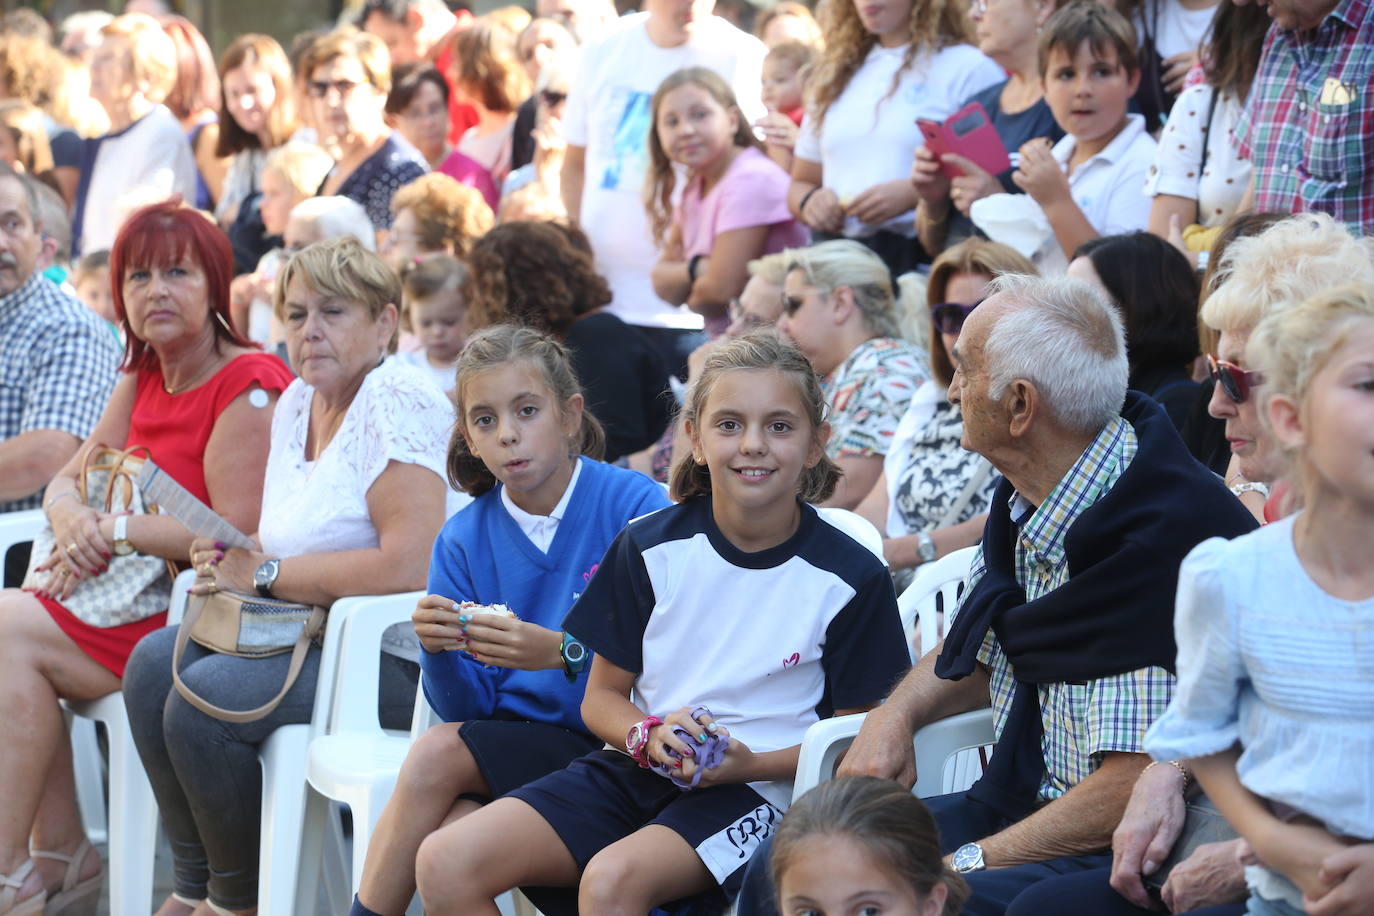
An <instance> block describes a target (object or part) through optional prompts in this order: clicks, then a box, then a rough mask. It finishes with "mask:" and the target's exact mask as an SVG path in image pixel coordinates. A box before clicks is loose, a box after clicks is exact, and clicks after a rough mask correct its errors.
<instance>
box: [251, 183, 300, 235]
mask: <svg viewBox="0 0 1374 916" xmlns="http://www.w3.org/2000/svg"><path fill="white" fill-rule="evenodd" d="M298 203H300V201H299V200H297V199H296V189H295V188H293V187H291V182H289V181H287V180H286V176H285V175H283V174H281V173H280V172H278V171H277V170H276V169H264V170H263V173H262V198H261V199H260V201H259V203H258V212H259V213H260V214H261V215H262V225H263V228H265V229H266V230H267V234H268V235H281V234H283V233H284V232H286V223H287V221H288V220H289V219H290V218H291V208H292V207H294V206H296V204H298Z"/></svg>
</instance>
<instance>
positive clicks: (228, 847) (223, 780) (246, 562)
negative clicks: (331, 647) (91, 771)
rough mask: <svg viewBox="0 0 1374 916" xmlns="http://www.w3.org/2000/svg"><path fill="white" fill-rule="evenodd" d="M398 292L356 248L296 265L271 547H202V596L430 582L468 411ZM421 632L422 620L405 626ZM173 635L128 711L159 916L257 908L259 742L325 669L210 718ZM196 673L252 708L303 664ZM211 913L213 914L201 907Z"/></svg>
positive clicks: (412, 669) (406, 711) (144, 666)
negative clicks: (403, 320) (455, 400)
mask: <svg viewBox="0 0 1374 916" xmlns="http://www.w3.org/2000/svg"><path fill="white" fill-rule="evenodd" d="M399 299H400V288H399V284H398V282H397V280H396V277H395V274H393V273H392V272H391V271H390V270H389V269H388V268H387V267H386V265H385V264H383V263H382V261H381V259H380V258H378V257H377V256H376V255H374V254H372V253H370V252H368V251H366V250H365V249H364V248H363V247H362V246H361V245H360V244H359V243H358V242H357V241H356V240H355V239H352V238H340V239H331V240H328V241H324V242H318V243H316V244H314V245H311V246H310V247H308V248H306V249H304V250H302V251H301V252H299V253H298V254H296V255H295V256H294V257H293V258H292V259H291V260H290V261H289V262H288V263H287V265H286V266H285V267H284V268H283V270H282V273H281V275H280V276H279V278H278V281H277V288H276V291H275V294H274V300H275V301H274V307H275V309H276V311H277V315H278V317H279V318H280V319H281V320H282V322H283V323H284V325H285V327H286V336H287V350H288V352H289V353H290V357H291V363H292V365H293V366H295V368H296V370H297V371H298V372H299V373H300V378H299V379H297V380H296V381H295V382H293V383H292V384H291V385H290V387H288V388H287V389H286V391H285V392H283V394H282V397H281V399H280V401H278V403H277V410H276V413H275V415H274V417H273V420H272V443H271V449H270V452H269V454H268V459H267V474H266V479H265V482H264V486H263V495H262V501H263V512H262V515H261V519H260V521H259V526H258V532H257V540H258V542H259V544H260V545H261V549H260V550H243V549H238V548H235V549H227V550H226V549H223V548H222V547H217V546H216V545H215V543H214V542H213V541H209V540H206V539H200V540H197V541H196V542H195V543H194V544H193V545H192V548H191V559H192V562H193V563H194V564H195V567H196V569H197V571H198V572H200V573H201V578H200V579H199V580H198V584H197V587H196V590H197V591H209V590H214V589H224V590H231V591H234V592H239V593H243V594H254V593H259V594H262V595H264V596H268V597H273V598H279V599H282V600H285V601H292V602H300V603H305V604H315V605H323V606H326V607H327V606H329V605H331V604H332V603H333V602H334V601H336V600H338V599H339V598H341V597H344V596H346V595H363V594H385V593H393V592H404V591H408V590H412V589H418V588H421V587H423V586H424V584H425V579H426V574H427V572H428V568H429V555H430V549H431V547H432V545H433V542H434V539H435V537H436V536H437V535H438V532H439V528H440V527H441V526H442V524H443V522H444V519H445V517H446V510H445V500H446V494H447V493H448V492H449V491H448V487H447V485H446V484H445V479H444V474H445V456H446V453H447V446H448V436H449V431H450V428H451V426H452V424H453V410H452V405H450V404H449V403H448V402H447V401H446V400H445V399H444V397H443V395H442V394H440V393H439V392H438V391H437V390H435V389H434V388H433V387H432V386H431V385H429V384H428V383H426V382H425V381H424V379H423V378H420V377H418V376H417V375H416V373H415V370H413V369H411V368H409V367H406V366H402V365H400V364H398V363H395V362H394V361H391V360H388V359H387V358H386V357H387V355H388V354H389V353H390V352H391V351H392V350H393V349H394V348H395V344H396V323H397V310H396V305H395V303H396V302H397V301H398V300H399ZM401 629H402V630H404V631H405V632H407V633H408V632H409V625H408V624H406V625H403V627H402V628H401ZM175 635H176V633H175V628H171V627H169V628H167V629H164V630H159V631H157V632H155V633H152V634H150V635H149V636H148V637H147V638H145V639H144V640H143V641H142V642H141V643H140V644H139V645H138V647H137V648H136V649H135V650H134V654H133V656H132V657H131V659H130V661H129V666H128V669H127V672H126V675H125V700H126V703H127V704H128V707H129V719H130V724H131V726H132V728H133V730H134V735H135V742H136V743H137V745H138V750H139V755H140V756H141V757H142V759H143V764H144V767H145V768H146V769H147V771H148V775H149V779H150V780H151V782H152V784H153V791H154V794H155V795H156V797H157V802H158V808H159V811H160V812H161V814H162V819H163V823H164V825H165V826H166V829H167V834H168V837H169V838H170V840H171V844H172V850H173V857H174V859H175V864H176V869H175V874H176V880H175V884H174V890H175V893H174V894H173V896H172V897H170V898H168V900H167V901H166V902H165V903H164V904H163V905H162V908H161V909H160V910H159V911H158V914H159V916H173V914H176V916H183V914H189V913H191V912H192V910H193V909H194V908H195V907H196V906H197V905H198V904H199V903H200V901H203V900H206V899H208V900H209V902H210V904H212V905H213V907H215V908H219V909H216V910H215V911H216V912H220V911H222V910H228V911H233V912H241V913H242V912H248V913H251V912H254V911H255V909H256V906H257V881H258V869H257V838H258V833H259V829H260V824H259V812H260V808H261V797H260V796H261V783H260V777H259V770H258V768H259V763H258V749H259V747H260V745H261V743H262V742H263V741H265V740H266V739H267V737H268V736H269V735H271V733H272V732H273V730H275V729H276V728H277V727H278V726H280V725H285V724H289V723H293V722H307V721H309V719H310V713H311V706H312V702H313V697H314V693H315V680H316V677H317V676H318V673H319V650H317V649H312V650H310V652H309V653H308V655H307V661H306V663H305V666H304V668H303V669H302V671H301V674H300V677H299V678H298V680H297V681H296V683H295V685H294V686H293V687H292V688H291V690H290V691H289V692H288V693H287V695H286V698H285V700H284V701H283V702H282V704H281V705H280V706H278V707H277V708H276V710H274V711H273V712H272V713H270V714H269V715H268V716H267V717H266V718H263V719H259V720H257V721H254V722H250V723H246V724H231V723H227V722H223V721H220V720H218V719H213V718H211V717H209V716H207V715H205V714H204V713H202V712H200V711H198V710H196V709H194V708H193V707H192V706H191V705H190V704H188V703H187V702H186V701H185V700H183V699H182V698H181V696H180V695H179V694H178V693H177V692H176V691H174V690H173V689H172V686H171V664H172V663H171V659H172V648H173V642H174V637H175ZM417 649H418V647H416V646H414V644H413V638H412V639H411V640H410V641H409V642H407V641H403V640H399V639H398V640H396V641H394V642H393V641H392V640H390V639H388V640H387V641H386V644H385V645H384V650H385V654H384V655H383V657H382V667H381V697H380V703H379V706H380V709H379V712H380V714H381V719H382V722H383V724H387V723H390V724H391V725H392V726H393V727H394V726H400V727H404V723H406V722H407V721H409V718H410V714H411V710H412V709H413V707H414V700H415V685H416V680H417V677H418V674H419V671H418V665H416V664H415V661H414V659H415V658H416V657H417V655H418V653H417ZM185 657H186V661H185V662H184V664H183V667H182V669H181V676H182V678H183V679H184V680H185V681H186V682H187V684H188V685H189V686H190V687H191V689H192V690H194V691H195V692H196V693H198V694H199V695H200V696H201V697H202V698H204V699H206V700H208V701H209V702H211V703H213V704H215V705H217V706H221V707H224V708H228V709H251V708H254V707H256V706H258V705H260V704H262V703H264V702H265V701H266V700H267V699H269V698H270V697H271V696H272V695H273V694H274V693H275V692H276V691H277V690H278V689H279V688H280V686H281V684H282V682H283V679H284V675H285V672H286V667H287V664H288V661H289V658H290V656H289V655H276V656H272V657H269V658H239V657H236V656H230V655H223V654H219V653H215V652H212V651H210V650H208V649H204V648H202V647H200V646H197V645H191V646H189V647H188V648H187V651H186V656H185ZM202 911H203V910H202Z"/></svg>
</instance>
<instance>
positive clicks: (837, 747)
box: [792, 712, 867, 802]
mask: <svg viewBox="0 0 1374 916" xmlns="http://www.w3.org/2000/svg"><path fill="white" fill-rule="evenodd" d="M865 715H867V714H866V713H862V712H858V713H854V714H853V715H848V716H835V717H833V718H830V719H822V720H820V721H819V722H815V723H813V724H812V725H811V727H810V728H808V729H807V730H806V735H805V736H804V737H803V738H802V745H801V754H800V755H799V756H798V757H797V778H796V779H795V780H794V781H793V783H792V801H793V802H795V801H796V800H797V799H799V798H801V797H802V796H803V795H805V794H806V793H807V792H808V791H809V790H811V789H814V788H815V787H816V786H818V785H820V784H821V783H823V782H825V781H826V780H827V779H830V778H831V777H832V776H834V775H835V767H836V765H837V764H838V763H839V759H840V755H841V754H843V753H844V752H845V751H846V750H848V749H849V745H851V744H853V743H854V737H855V736H856V735H858V734H859V728H860V727H861V726H862V725H863V724H864V716H865Z"/></svg>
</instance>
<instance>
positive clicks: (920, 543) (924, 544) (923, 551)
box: [916, 531, 939, 563]
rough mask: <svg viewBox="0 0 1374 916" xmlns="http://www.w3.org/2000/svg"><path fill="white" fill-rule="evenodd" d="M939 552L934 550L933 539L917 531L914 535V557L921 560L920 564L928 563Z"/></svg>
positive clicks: (925, 533)
mask: <svg viewBox="0 0 1374 916" xmlns="http://www.w3.org/2000/svg"><path fill="white" fill-rule="evenodd" d="M937 553H939V551H938V550H937V549H936V548H935V539H934V538H932V537H931V536H930V535H929V534H928V533H927V532H925V531H919V532H917V533H916V556H918V557H920V558H921V562H922V563H929V562H930V561H931V560H933V559H935V555H936V554H937Z"/></svg>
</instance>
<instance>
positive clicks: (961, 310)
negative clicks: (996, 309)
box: [930, 299, 983, 334]
mask: <svg viewBox="0 0 1374 916" xmlns="http://www.w3.org/2000/svg"><path fill="white" fill-rule="evenodd" d="M982 304H983V300H982V299H979V300H978V301H977V302H975V303H973V305H964V304H963V303H962V302H937V303H935V304H934V305H932V306H931V307H930V323H931V324H933V325H935V330H937V331H939V332H940V333H941V334H958V333H959V332H960V331H962V330H963V329H964V322H965V321H967V320H968V316H969V315H972V314H973V310H974V309H976V308H977V307H978V306H980V305H982Z"/></svg>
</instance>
